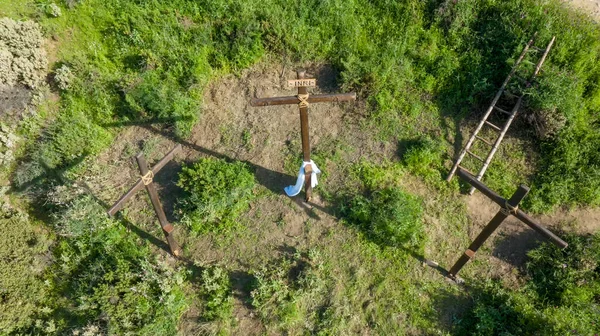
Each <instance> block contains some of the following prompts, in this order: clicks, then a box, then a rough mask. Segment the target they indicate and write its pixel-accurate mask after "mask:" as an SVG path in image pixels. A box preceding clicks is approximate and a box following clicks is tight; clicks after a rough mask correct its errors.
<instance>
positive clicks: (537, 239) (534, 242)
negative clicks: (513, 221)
mask: <svg viewBox="0 0 600 336" xmlns="http://www.w3.org/2000/svg"><path fill="white" fill-rule="evenodd" d="M500 235H502V238H501V240H500V241H499V242H497V243H496V244H495V246H494V250H493V251H492V255H493V256H494V257H496V258H498V259H501V260H504V261H506V262H507V263H509V264H511V265H513V266H515V267H517V268H518V269H520V270H521V271H523V268H524V266H525V263H526V262H527V259H528V256H527V252H528V251H531V250H533V249H535V248H536V247H538V246H539V245H540V244H541V243H542V242H543V241H544V239H543V238H542V237H541V236H540V235H539V234H538V233H537V232H535V231H533V230H531V229H529V228H526V229H524V230H523V231H519V232H516V233H510V234H503V233H502V232H501V233H500Z"/></svg>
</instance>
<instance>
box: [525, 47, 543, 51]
mask: <svg viewBox="0 0 600 336" xmlns="http://www.w3.org/2000/svg"><path fill="white" fill-rule="evenodd" d="M528 51H535V52H543V51H546V49H540V48H538V47H534V46H531V47H529V49H528Z"/></svg>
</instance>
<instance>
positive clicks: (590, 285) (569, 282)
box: [527, 234, 600, 305]
mask: <svg viewBox="0 0 600 336" xmlns="http://www.w3.org/2000/svg"><path fill="white" fill-rule="evenodd" d="M561 237H564V239H565V241H566V242H568V243H569V246H568V247H567V248H566V249H564V250H561V249H559V248H558V247H556V246H554V245H553V244H550V243H544V244H542V246H540V247H539V248H537V249H535V250H533V251H531V252H530V253H529V254H528V255H529V258H530V260H529V262H528V263H527V274H528V275H529V276H530V277H531V281H530V282H529V283H528V286H529V287H530V288H531V289H532V290H534V291H535V292H536V293H537V295H538V300H540V301H541V302H542V303H543V304H547V305H567V304H575V303H577V302H578V301H580V300H581V301H583V302H581V303H582V304H585V303H588V302H589V301H593V299H594V295H599V296H598V297H599V298H600V291H599V290H600V288H598V286H599V285H600V235H586V236H577V235H574V234H566V235H561ZM586 293H587V294H586ZM581 295H583V297H581Z"/></svg>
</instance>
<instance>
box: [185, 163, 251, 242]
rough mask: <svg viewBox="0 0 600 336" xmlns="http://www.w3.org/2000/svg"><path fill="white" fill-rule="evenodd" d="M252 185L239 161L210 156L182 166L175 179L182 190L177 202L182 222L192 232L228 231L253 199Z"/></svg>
mask: <svg viewBox="0 0 600 336" xmlns="http://www.w3.org/2000/svg"><path fill="white" fill-rule="evenodd" d="M255 184H256V182H255V180H254V175H253V174H252V172H250V170H249V169H248V167H247V165H246V164H245V163H242V162H233V163H229V162H227V161H225V160H221V159H212V158H211V159H201V160H200V161H198V162H196V163H194V164H192V165H189V166H187V167H184V168H183V169H182V171H181V173H180V174H179V182H177V185H178V186H179V187H181V188H183V190H184V191H185V197H184V198H183V199H181V200H180V201H179V213H180V215H181V217H182V221H183V222H184V223H186V224H187V225H188V226H189V227H190V229H191V230H192V232H194V233H207V232H230V231H231V230H232V229H233V228H234V227H236V226H237V225H238V224H237V223H238V222H237V219H238V217H239V216H240V215H241V214H242V213H243V212H244V211H245V210H246V209H247V208H248V205H249V204H250V202H251V201H252V200H253V199H254V197H255V196H254V194H253V192H252V189H253V188H254V185H255Z"/></svg>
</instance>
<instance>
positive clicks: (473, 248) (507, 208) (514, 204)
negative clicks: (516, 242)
mask: <svg viewBox="0 0 600 336" xmlns="http://www.w3.org/2000/svg"><path fill="white" fill-rule="evenodd" d="M457 174H458V176H460V177H461V178H463V179H464V180H466V181H467V182H469V184H471V186H473V187H474V188H475V189H477V190H479V191H480V192H481V193H482V194H484V195H485V196H487V197H488V198H489V199H491V200H492V201H493V202H494V203H496V204H498V205H499V206H501V207H502V208H501V209H500V211H498V213H496V215H495V216H494V217H493V218H492V220H491V221H490V222H489V223H488V224H487V225H486V226H485V227H484V228H483V230H482V231H481V233H479V235H478V236H477V238H475V240H473V242H472V243H471V245H469V248H468V249H467V250H466V251H465V253H464V254H463V255H462V256H461V257H460V258H459V259H458V260H457V261H456V263H455V264H454V266H452V268H451V269H450V271H449V272H448V273H449V276H450V277H451V278H456V275H457V274H458V272H459V271H460V270H461V269H462V268H463V266H464V265H465V264H466V263H467V262H468V261H469V260H471V259H472V258H473V257H475V253H476V252H477V250H478V249H479V248H480V247H481V246H482V245H483V244H484V243H485V241H486V240H487V239H488V238H489V237H490V236H491V235H492V234H493V233H494V231H496V229H497V228H498V227H499V226H500V224H502V222H504V220H505V219H506V218H507V217H508V216H511V215H512V216H515V217H516V218H518V219H519V220H520V221H522V222H523V223H525V224H526V225H527V226H529V227H530V228H532V229H534V230H535V231H537V232H538V233H540V234H541V235H542V236H544V237H545V238H546V239H548V240H550V241H551V242H552V243H553V244H555V245H556V246H558V247H560V248H565V247H567V243H566V242H565V241H564V240H562V239H560V238H559V237H558V236H556V235H555V234H554V233H552V232H550V231H549V230H548V229H546V228H545V227H544V226H542V225H541V224H539V223H538V222H537V221H536V220H535V219H533V218H531V217H529V216H528V215H527V214H526V213H524V212H523V211H522V210H521V209H519V203H520V202H521V201H522V200H523V198H525V196H527V193H529V187H527V186H524V185H521V186H519V188H518V189H517V191H516V192H515V193H514V194H513V195H512V197H511V198H510V199H509V200H506V199H504V198H503V197H502V196H500V195H498V194H497V193H495V192H494V191H492V190H491V189H490V188H488V187H487V186H486V185H485V184H483V183H482V182H481V181H479V180H477V178H476V177H475V176H473V175H471V174H469V173H468V172H466V171H465V170H463V169H461V168H460V167H459V168H458V170H457Z"/></svg>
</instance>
